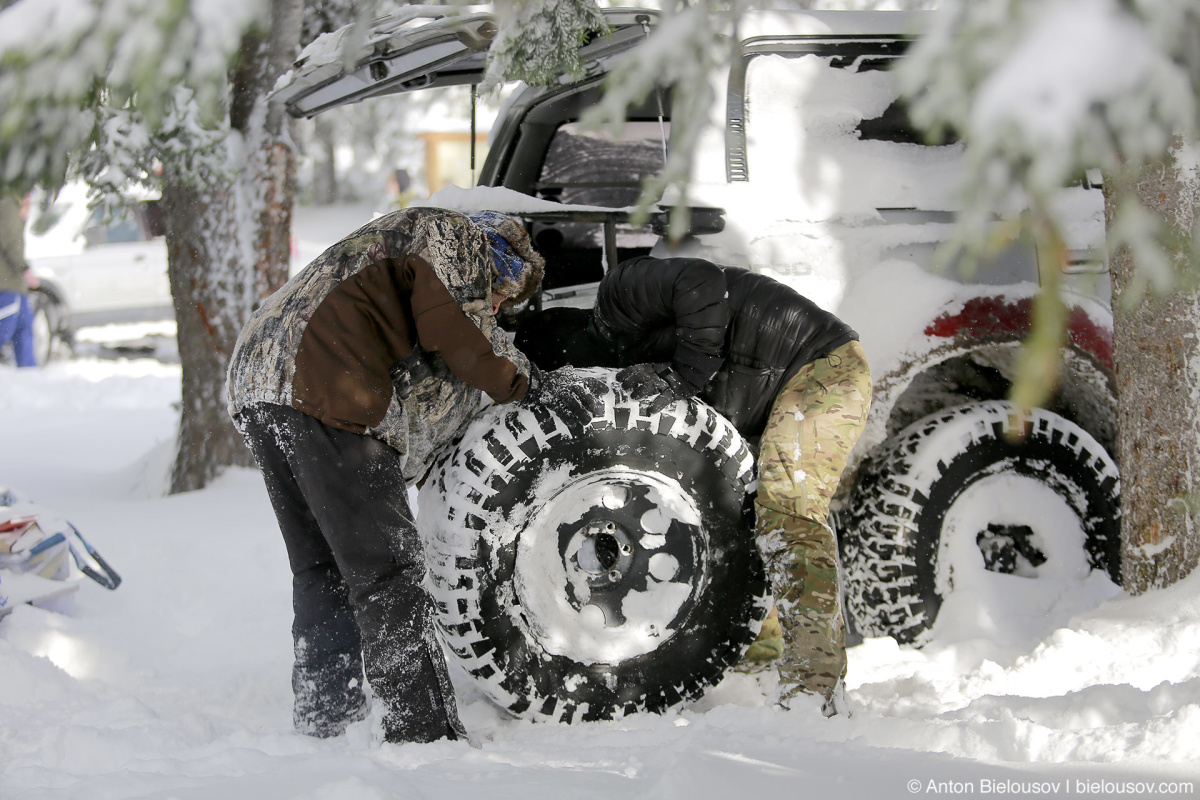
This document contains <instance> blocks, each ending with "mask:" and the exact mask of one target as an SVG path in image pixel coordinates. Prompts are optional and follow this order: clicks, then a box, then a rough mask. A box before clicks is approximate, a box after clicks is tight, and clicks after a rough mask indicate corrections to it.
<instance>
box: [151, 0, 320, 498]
mask: <svg viewBox="0 0 1200 800" xmlns="http://www.w3.org/2000/svg"><path fill="white" fill-rule="evenodd" d="M302 10H303V5H302V0H272V4H271V14H272V17H271V27H270V30H269V32H267V33H266V34H265V35H264V34H262V33H258V34H249V35H247V36H246V38H245V40H244V41H243V46H242V51H241V56H240V60H239V65H238V68H237V70H236V71H235V73H234V74H233V75H232V78H231V89H232V93H231V99H230V111H229V121H230V127H231V129H232V133H231V141H230V144H231V145H233V146H231V147H230V148H229V149H230V153H231V154H236V153H241V154H243V155H242V157H241V158H240V159H238V158H237V157H236V155H234V156H232V158H233V163H231V164H230V169H229V170H228V171H227V172H226V173H225V174H221V175H213V174H202V175H197V174H195V173H194V172H190V171H189V170H188V167H187V164H186V161H184V162H182V163H179V164H173V163H167V164H164V170H163V171H164V181H163V183H164V186H163V207H164V212H165V217H166V222H167V259H168V265H169V266H168V272H169V274H170V278H171V294H172V295H173V296H174V301H175V319H176V322H177V325H178V342H179V359H180V365H181V367H182V372H183V386H182V389H183V403H182V410H181V416H180V424H179V441H178V449H177V450H176V456H175V464H174V467H173V469H172V472H171V488H170V491H171V492H172V493H176V492H184V491H190V490H192V489H201V488H203V487H204V486H206V485H207V484H208V482H209V481H210V480H212V479H213V478H214V477H215V476H216V475H217V474H219V473H220V471H221V470H222V469H223V468H224V467H227V466H231V465H251V464H252V463H253V461H252V459H251V458H250V454H249V452H248V451H247V450H246V447H245V445H244V444H243V443H242V440H241V437H240V436H239V435H238V433H237V431H236V430H235V429H234V427H233V424H232V422H231V421H230V419H229V416H228V413H227V412H226V395H225V372H226V369H227V367H228V363H229V357H230V355H231V354H232V352H233V346H234V344H235V343H236V341H237V336H238V333H239V332H240V331H241V329H242V326H243V325H244V324H245V322H246V320H247V318H248V317H249V315H250V312H251V311H253V310H254V308H255V307H256V306H257V304H258V302H260V301H261V300H262V298H264V297H266V296H268V295H269V294H271V292H273V291H275V289H277V288H279V287H280V286H281V285H283V283H284V282H285V281H286V280H287V277H288V265H289V261H290V246H291V218H292V201H293V197H294V194H295V174H294V173H295V159H294V156H293V154H292V152H291V148H290V147H289V145H288V143H287V137H286V124H287V118H286V115H285V114H284V113H283V111H282V109H280V108H279V107H277V106H276V105H274V104H268V103H267V100H266V97H267V93H268V92H269V91H270V90H271V87H272V86H274V84H275V81H276V79H277V78H278V77H279V75H280V74H282V73H283V72H284V71H285V70H286V69H287V68H288V67H289V66H290V65H291V62H292V60H293V59H294V57H295V55H296V50H297V47H298V45H299V39H300V20H301V12H302ZM239 140H240V141H239ZM239 162H240V163H239ZM234 164H236V166H234ZM239 167H240V168H239Z"/></svg>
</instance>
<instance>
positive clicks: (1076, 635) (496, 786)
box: [0, 359, 1200, 800]
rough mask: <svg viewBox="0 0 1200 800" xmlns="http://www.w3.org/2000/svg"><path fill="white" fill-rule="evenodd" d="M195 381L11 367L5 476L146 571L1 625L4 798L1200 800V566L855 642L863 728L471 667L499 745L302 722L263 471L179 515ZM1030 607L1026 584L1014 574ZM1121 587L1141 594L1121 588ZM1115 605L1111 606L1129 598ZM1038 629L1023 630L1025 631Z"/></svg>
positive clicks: (137, 363) (286, 585)
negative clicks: (532, 710) (488, 674)
mask: <svg viewBox="0 0 1200 800" xmlns="http://www.w3.org/2000/svg"><path fill="white" fill-rule="evenodd" d="M178 380H179V375H178V367H176V366H173V365H164V364H161V363H158V362H156V361H152V360H148V359H142V360H116V361H113V360H106V361H100V360H89V359H83V360H77V361H74V362H65V363H57V364H53V365H51V366H50V367H48V368H46V369H44V370H22V371H17V370H13V369H11V368H6V367H0V442H3V446H2V448H0V483H7V484H9V485H12V486H14V487H19V488H20V489H22V490H23V491H24V492H25V493H27V494H28V495H30V496H32V498H33V499H34V500H36V501H37V502H38V503H39V504H40V505H41V506H43V508H44V509H46V510H48V511H53V512H54V513H57V514H61V515H62V516H63V517H66V518H68V519H70V520H71V521H73V522H74V523H75V524H76V525H77V526H78V527H79V528H80V529H81V530H82V531H83V532H84V534H85V535H86V536H87V537H88V538H89V539H90V541H91V542H92V544H94V545H95V546H96V547H97V548H98V549H99V550H100V551H101V552H102V553H103V554H104V555H105V556H106V557H107V558H108V560H109V561H110V562H111V563H112V565H113V566H114V567H115V568H116V569H117V570H118V571H119V572H120V573H121V574H122V576H123V577H124V583H123V584H122V585H121V586H120V588H118V589H117V590H116V591H115V592H109V591H107V590H105V589H102V588H100V587H99V586H97V585H95V584H92V583H91V582H85V583H84V584H83V586H82V588H81V589H80V591H79V592H78V593H77V594H76V595H75V596H74V597H73V598H72V602H71V604H70V605H69V606H68V607H67V608H66V612H67V613H53V612H50V611H45V610H41V609H37V608H33V607H30V606H22V607H20V608H17V609H16V611H15V612H13V613H12V614H10V615H8V616H7V617H4V618H3V619H0V798H4V799H5V800H35V799H36V798H74V797H78V798H89V800H98V799H101V798H134V797H137V798H195V799H197V800H199V799H200V798H203V799H204V800H209V799H210V798H222V799H223V800H238V799H239V798H245V799H246V800H260V799H261V798H311V799H312V800H359V799H360V798H361V799H364V800H377V799H378V798H418V797H426V798H470V799H471V800H479V798H508V797H512V798H517V797H520V798H523V799H524V800H539V799H540V798H554V800H558V799H559V798H564V797H574V798H592V797H596V798H600V797H605V798H607V797H618V796H619V797H628V798H651V797H653V798H660V797H663V798H688V800H704V799H705V798H728V797H731V796H735V797H736V796H738V795H739V794H741V795H748V796H770V797H778V798H792V797H834V796H836V797H849V798H858V797H863V798H891V797H897V798H900V797H910V796H923V795H930V794H936V795H938V796H943V795H951V796H953V795H960V794H976V795H978V794H1011V795H1018V796H1021V795H1028V794H1034V793H1041V794H1059V795H1076V796H1083V795H1089V796H1110V795H1128V796H1148V795H1150V794H1152V793H1158V794H1166V793H1171V792H1176V793H1180V794H1184V795H1192V794H1194V793H1195V791H1196V787H1197V786H1200V575H1196V576H1193V577H1192V578H1190V579H1188V580H1186V581H1184V582H1183V583H1181V584H1180V585H1178V586H1176V587H1174V588H1172V589H1168V590H1166V591H1160V592H1155V593H1151V594H1149V595H1146V596H1143V597H1139V598H1130V597H1128V596H1125V595H1122V594H1119V593H1116V590H1115V589H1114V588H1113V587H1112V586H1111V584H1107V582H1106V581H1104V580H1099V579H1092V580H1089V581H1084V582H1082V583H1080V584H1078V585H1072V586H1064V587H1063V598H1062V602H1061V603H1059V604H1057V605H1056V606H1054V607H1053V608H1051V610H1050V611H1048V612H1047V614H1046V615H1045V616H1043V617H1037V618H1023V619H1010V620H1007V621H1006V622H1007V628H1006V630H1007V634H1006V636H1005V637H1004V638H1003V639H1001V638H998V637H995V636H991V637H989V638H987V639H980V638H971V636H970V635H969V632H970V631H971V630H972V627H971V624H970V623H971V620H970V619H969V617H970V615H969V614H966V613H961V612H960V613H959V614H957V615H955V619H954V622H953V623H952V624H949V625H946V626H943V629H942V631H941V633H940V635H939V639H938V640H937V641H936V642H935V643H934V644H932V645H930V646H927V647H926V648H924V649H923V650H913V649H910V648H902V647H898V646H897V645H896V644H895V643H893V642H892V641H891V640H868V641H867V642H866V643H865V644H863V645H861V646H858V647H855V648H852V649H851V652H850V675H849V683H850V689H851V691H850V696H851V699H852V700H853V701H854V703H855V704H856V707H857V710H856V713H855V714H854V716H853V717H852V718H849V719H847V718H845V717H838V718H833V719H828V720H827V719H824V718H823V717H821V716H820V714H818V713H817V711H816V710H815V709H802V710H799V711H792V712H786V713H785V712H781V711H778V710H775V709H774V708H772V707H767V706H764V704H763V700H764V697H765V695H766V693H767V692H769V690H770V689H771V684H772V682H773V679H772V677H771V676H770V674H765V675H761V676H759V677H758V678H752V677H749V676H745V675H740V674H739V675H735V676H734V677H732V678H730V679H728V680H726V682H725V683H724V684H723V685H721V686H720V687H718V688H717V689H716V690H715V691H714V692H712V693H710V695H709V696H708V697H706V698H705V699H704V700H703V701H702V703H701V704H700V705H698V706H696V707H694V708H691V709H688V710H685V711H683V712H681V713H675V714H671V715H668V716H663V717H659V716H652V715H646V716H637V717H634V718H629V719H625V720H621V721H617V722H605V723H589V724H581V725H574V726H570V727H567V726H561V725H544V724H533V723H529V722H517V721H512V720H508V719H506V718H504V717H503V716H502V715H501V714H500V713H498V712H497V711H496V710H495V709H494V708H493V707H492V706H491V705H490V704H489V702H488V701H487V700H485V699H483V698H482V696H481V695H479V694H478V693H476V692H475V691H473V689H472V687H470V686H469V685H467V683H466V679H465V677H464V676H463V675H462V673H459V674H458V675H457V676H456V677H457V678H458V679H459V680H458V683H459V686H460V702H461V706H462V713H463V717H464V721H465V723H466V724H467V726H468V728H469V729H470V731H471V733H472V735H473V736H474V738H475V739H476V740H477V743H478V744H479V745H480V746H479V747H478V748H473V747H471V746H470V745H468V744H466V743H459V742H455V743H450V742H441V743H435V744H431V745H404V746H397V745H390V744H384V743H382V742H381V741H380V736H379V731H378V719H377V718H371V719H368V720H367V721H365V722H363V723H359V724H357V725H355V726H353V727H352V728H351V729H350V731H349V732H348V734H347V735H346V736H343V737H341V738H337V739H333V740H324V741H321V740H316V739H311V738H307V737H304V736H299V735H297V734H295V733H293V732H292V729H291V691H290V686H289V671H290V665H291V637H290V633H289V626H290V621H291V610H290V577H289V575H288V570H287V566H286V560H285V556H284V551H283V546H282V542H281V540H280V537H279V534H278V532H277V529H276V527H275V522H274V519H273V516H272V513H271V509H270V506H269V505H268V502H267V498H266V494H265V492H264V490H263V486H262V482H261V480H260V478H259V476H258V475H257V473H255V472H253V471H250V470H234V471H232V472H230V473H228V474H226V475H225V476H223V477H222V478H221V479H219V480H218V481H216V482H215V483H214V484H213V485H212V486H211V487H210V488H208V489H206V490H204V491H201V492H195V493H192V494H185V495H178V496H174V497H166V498H164V497H163V496H162V495H161V490H162V484H163V475H164V472H165V468H166V465H167V462H168V461H169V455H170V442H171V438H172V435H173V426H174V424H175V411H174V409H173V404H175V403H177V402H178V399H179V389H178ZM1010 580H1012V581H1014V582H1015V583H1014V585H1013V591H1014V592H1019V591H1020V588H1021V584H1020V581H1021V579H1018V578H1012V579H1010ZM1114 594H1116V596H1113V595H1114ZM1106 598H1110V599H1106ZM1014 631H1016V633H1017V634H1019V635H1014Z"/></svg>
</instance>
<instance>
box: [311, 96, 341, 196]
mask: <svg viewBox="0 0 1200 800" xmlns="http://www.w3.org/2000/svg"><path fill="white" fill-rule="evenodd" d="M313 138H314V139H316V150H317V152H316V153H314V154H313V203H315V204H316V205H319V206H327V205H332V204H333V203H336V202H337V199H338V191H337V163H336V161H335V158H334V151H335V150H336V146H335V142H334V135H333V123H332V122H331V121H330V120H329V118H328V117H317V118H316V119H315V120H313Z"/></svg>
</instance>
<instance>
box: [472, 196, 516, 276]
mask: <svg viewBox="0 0 1200 800" xmlns="http://www.w3.org/2000/svg"><path fill="white" fill-rule="evenodd" d="M467 216H468V219H470V220H471V222H474V223H475V224H476V225H478V226H479V227H480V228H482V229H483V232H484V233H485V234H486V235H487V242H488V248H489V249H490V250H491V251H492V264H493V265H494V266H495V267H496V274H497V275H499V276H500V281H501V282H502V283H509V282H513V281H519V280H520V279H521V272H522V271H523V270H524V269H525V259H523V258H521V256H520V255H518V254H517V252H516V251H515V250H513V247H512V245H511V244H509V241H508V239H506V238H504V235H503V234H502V233H500V226H501V224H503V223H505V222H509V223H510V224H511V221H512V220H511V218H510V217H506V216H504V215H503V214H497V213H496V212H495V211H480V212H478V213H476V214H469V215H467Z"/></svg>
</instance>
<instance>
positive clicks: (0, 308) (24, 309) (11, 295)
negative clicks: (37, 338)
mask: <svg viewBox="0 0 1200 800" xmlns="http://www.w3.org/2000/svg"><path fill="white" fill-rule="evenodd" d="M9 342H12V346H13V353H14V355H15V356H16V360H17V366H18V367H36V366H37V358H36V357H35V356H34V354H33V306H32V305H31V304H30V303H29V297H28V296H27V295H23V294H19V293H17V292H0V348H2V347H4V346H5V345H7V344H8V343H9Z"/></svg>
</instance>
